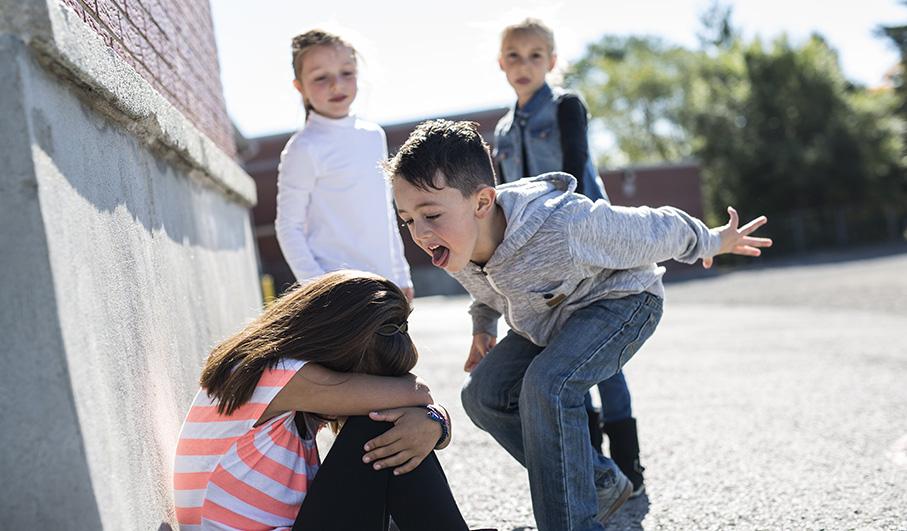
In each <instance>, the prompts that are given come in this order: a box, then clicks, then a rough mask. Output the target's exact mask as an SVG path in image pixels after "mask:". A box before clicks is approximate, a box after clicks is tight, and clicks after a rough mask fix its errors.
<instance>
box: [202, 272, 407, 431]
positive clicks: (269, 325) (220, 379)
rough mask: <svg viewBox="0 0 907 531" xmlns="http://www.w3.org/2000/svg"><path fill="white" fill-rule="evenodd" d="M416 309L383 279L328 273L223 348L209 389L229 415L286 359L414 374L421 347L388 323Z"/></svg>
mask: <svg viewBox="0 0 907 531" xmlns="http://www.w3.org/2000/svg"><path fill="white" fill-rule="evenodd" d="M410 311H411V310H410V306H409V302H407V300H406V296H404V295H403V292H401V291H400V289H399V288H398V287H397V286H396V285H394V283H393V282H391V281H389V280H387V279H385V278H383V277H380V276H378V275H373V274H371V273H363V272H361V271H350V270H343V271H336V272H333V273H328V274H326V275H323V276H321V277H318V278H316V279H314V280H312V281H310V282H308V283H306V284H304V285H302V286H297V287H296V288H294V289H293V290H291V291H290V292H288V293H287V294H285V295H283V296H282V297H280V298H279V299H276V300H275V301H274V302H273V303H272V304H271V305H270V306H269V307H268V308H267V309H266V310H265V311H264V313H263V314H261V316H259V317H258V318H257V319H255V320H254V321H252V322H251V323H250V324H249V325H248V326H246V327H245V328H244V329H243V330H242V331H240V332H239V333H237V334H235V335H234V336H232V337H230V338H228V339H226V340H225V341H223V342H222V343H221V344H219V345H218V346H217V347H215V348H214V350H213V351H212V352H211V355H210V356H209V357H208V360H207V361H206V362H205V368H204V369H203V370H202V376H201V382H200V383H201V386H202V388H203V389H205V390H206V391H207V392H208V396H210V397H211V398H213V399H215V400H216V401H217V411H218V412H219V413H221V414H224V415H229V414H231V413H232V412H233V411H234V410H236V408H238V407H239V406H241V405H243V404H245V403H246V402H248V401H249V399H251V398H252V392H253V391H255V386H256V385H257V384H258V380H259V379H260V378H261V375H262V374H263V373H264V371H265V369H268V368H273V367H274V366H275V365H276V364H277V362H278V361H279V360H280V359H281V358H293V359H299V360H307V361H311V362H315V363H318V364H320V365H323V366H324V367H327V368H328V369H331V370H335V371H339V372H363V373H369V374H376V375H382V376H400V375H402V374H406V373H407V372H409V371H410V370H412V368H413V367H414V366H415V364H416V359H417V357H418V353H417V352H416V347H415V345H413V342H412V340H411V339H410V337H409V334H408V333H406V332H404V331H400V330H397V331H394V332H392V333H390V334H387V328H388V327H387V325H400V324H402V323H404V322H406V319H407V317H408V316H409V313H410ZM382 327H384V328H382ZM390 328H391V329H392V330H393V329H394V327H393V326H391V327H390ZM379 329H381V331H382V333H381V334H379V333H378V332H379Z"/></svg>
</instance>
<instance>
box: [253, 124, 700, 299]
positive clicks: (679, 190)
mask: <svg viewBox="0 0 907 531" xmlns="http://www.w3.org/2000/svg"><path fill="white" fill-rule="evenodd" d="M506 112H507V108H497V109H489V110H484V111H477V112H471V113H464V114H458V115H450V116H438V117H427V118H425V119H426V120H428V119H431V118H446V119H449V120H471V121H474V122H477V123H478V124H479V131H480V132H481V134H482V136H483V137H485V139H486V140H488V141H491V140H492V139H493V138H494V126H495V124H496V123H497V122H498V120H499V119H500V118H501V116H503V115H504V114H505V113H506ZM422 121H423V120H417V121H412V122H404V123H396V124H387V125H384V126H383V127H384V130H385V132H386V133H387V143H388V151H389V153H391V154H393V153H394V152H395V151H396V150H397V149H398V148H399V147H400V146H401V145H402V144H403V142H404V141H406V138H407V137H408V136H409V134H410V133H411V132H412V131H413V129H415V127H416V125H418V124H419V123H421V122H422ZM291 135H292V133H281V134H277V135H272V136H266V137H259V138H255V139H251V140H250V141H249V150H248V152H249V153H248V154H247V155H246V156H245V159H246V160H245V163H244V167H245V170H246V171H247V172H248V173H249V175H251V176H252V178H253V179H255V183H256V184H257V185H258V205H256V207H255V208H254V209H253V213H252V215H253V218H254V219H253V223H254V226H255V237H256V241H257V244H258V253H259V257H260V260H261V271H262V274H268V275H271V276H272V277H273V278H274V281H275V285H276V287H277V289H278V291H281V290H283V289H284V288H285V287H286V286H288V285H290V284H292V282H293V274H292V272H291V271H290V268H289V266H288V265H287V264H286V262H285V261H284V259H283V255H282V254H281V252H280V246H279V245H278V243H277V237H276V235H275V232H274V218H275V216H276V213H277V166H278V163H279V162H280V152H281V150H283V147H284V145H285V144H286V143H287V140H289V138H290V136H291ZM602 179H603V180H604V183H605V188H606V190H607V191H608V194H609V196H610V198H611V200H612V202H613V203H614V204H617V205H627V206H640V205H649V206H661V205H667V204H670V205H673V206H677V207H679V208H682V209H684V210H686V211H687V212H689V213H690V214H693V215H694V216H698V217H701V216H702V197H701V195H702V194H701V189H700V184H699V167H698V165H696V164H695V163H690V164H677V165H663V166H640V167H634V168H625V169H621V170H609V171H604V172H602ZM403 242H404V245H405V247H406V257H407V260H409V263H410V266H411V267H412V273H413V283H414V284H415V285H416V293H417V294H421V295H431V294H441V293H452V292H453V293H455V292H458V291H459V289H458V288H459V286H458V285H456V282H455V281H452V279H450V278H449V277H447V275H446V274H444V273H443V272H440V271H439V270H437V269H435V268H434V267H432V265H431V260H430V258H429V257H428V255H426V254H425V253H424V252H422V251H421V250H419V249H418V248H417V247H416V246H415V244H413V242H412V240H411V239H410V237H409V234H408V233H406V231H403Z"/></svg>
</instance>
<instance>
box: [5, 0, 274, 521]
mask: <svg viewBox="0 0 907 531" xmlns="http://www.w3.org/2000/svg"><path fill="white" fill-rule="evenodd" d="M43 5H44V4H42V3H36V2H24V1H13V0H0V138H2V139H3V142H2V143H0V301H2V305H0V334H2V338H3V339H2V341H0V363H2V367H3V369H2V370H0V401H2V404H3V405H2V408H0V425H2V429H0V448H2V450H0V478H2V481H0V529H4V530H5V529H11V530H12V529H37V528H42V529H67V530H83V529H84V530H96V529H115V530H127V529H142V530H146V529H152V530H155V529H159V528H161V529H167V528H168V526H169V525H171V524H173V522H174V515H173V508H172V505H173V504H172V494H171V487H170V484H171V477H172V474H171V469H172V463H173V454H174V449H175V445H176V442H177V432H178V430H179V427H180V425H181V422H182V419H183V416H184V415H185V412H186V410H187V409H188V406H189V403H190V401H191V399H192V396H193V395H194V393H195V391H196V389H197V378H198V375H199V373H200V368H201V364H202V360H203V358H204V357H205V355H206V354H207V352H208V351H209V350H210V348H211V346H212V344H213V343H214V342H215V341H216V340H218V339H220V338H223V337H225V336H226V335H228V334H229V333H231V332H233V331H235V330H236V329H238V328H239V326H241V324H242V322H243V321H244V320H246V319H248V318H250V317H252V316H254V315H256V314H258V312H259V311H260V300H261V298H260V292H259V287H258V286H259V284H258V271H257V265H256V258H255V249H254V241H253V238H252V234H251V228H250V223H249V216H248V207H249V206H250V205H251V204H252V203H254V201H255V189H254V184H253V183H252V181H251V179H250V178H249V177H248V176H247V175H245V173H243V172H242V170H241V169H239V167H238V165H236V163H235V162H234V161H232V160H231V159H229V157H228V156H226V155H225V154H223V153H222V152H218V151H217V148H216V146H214V144H213V143H212V142H211V141H210V140H208V139H206V138H201V137H200V133H198V131H197V129H195V128H194V126H192V125H191V124H189V123H188V122H187V121H186V120H185V118H184V117H182V116H181V115H180V114H179V113H178V112H176V111H175V110H173V109H172V107H170V106H169V104H167V103H166V102H165V101H163V98H162V97H161V96H160V95H157V94H156V93H154V91H153V89H151V88H150V87H149V86H147V83H145V84H144V85H143V83H144V81H142V80H141V78H139V77H138V75H137V74H136V73H135V72H131V75H130V74H129V71H128V65H124V64H121V63H118V62H117V59H116V57H115V54H114V53H113V52H112V51H111V50H109V49H106V48H104V47H103V45H102V44H100V45H99V42H98V41H99V40H100V37H98V36H97V35H96V34H93V33H91V32H90V31H89V30H88V29H87V28H84V27H80V26H79V24H80V23H81V22H80V21H78V19H73V18H67V17H68V15H67V13H66V10H65V8H63V7H62V6H60V5H59V4H58V3H57V2H55V1H53V0H48V1H47V3H46V6H45V7H41V6H43ZM20 9H21V11H18V10H20ZM19 15H21V16H19ZM48 17H49V18H48ZM11 21H12V22H11ZM18 24H21V25H18ZM124 67H125V68H124ZM105 84H106V85H105ZM118 95H119V96H118ZM117 98H120V99H117ZM155 131H156V132H155Z"/></svg>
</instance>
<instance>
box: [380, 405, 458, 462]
mask: <svg viewBox="0 0 907 531" xmlns="http://www.w3.org/2000/svg"><path fill="white" fill-rule="evenodd" d="M368 416H369V418H370V419H372V420H378V421H384V422H393V423H394V427H393V428H391V429H389V430H387V431H386V432H384V433H382V434H381V435H379V436H378V437H375V438H374V439H372V440H370V441H369V442H367V443H365V451H366V452H367V453H366V454H365V455H364V456H362V461H363V462H364V463H373V464H372V466H373V467H374V468H375V470H380V469H384V468H390V467H396V468H394V475H397V476H399V475H400V474H406V473H407V472H412V471H413V470H415V468H416V467H417V466H419V463H421V462H422V460H423V459H425V457H426V456H427V455H428V454H430V453H431V451H432V450H434V449H435V445H436V444H438V438H439V437H441V426H439V425H438V423H437V422H435V421H434V420H431V419H430V418H428V416H427V415H426V409H425V408H424V407H401V408H396V409H386V410H384V411H373V412H371V413H369V414H368Z"/></svg>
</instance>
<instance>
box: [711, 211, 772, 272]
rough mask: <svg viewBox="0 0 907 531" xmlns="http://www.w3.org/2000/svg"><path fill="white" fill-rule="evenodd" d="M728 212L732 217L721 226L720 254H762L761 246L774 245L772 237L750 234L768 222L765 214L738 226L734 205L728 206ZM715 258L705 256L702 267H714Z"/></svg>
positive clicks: (738, 219) (738, 220)
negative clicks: (756, 236)
mask: <svg viewBox="0 0 907 531" xmlns="http://www.w3.org/2000/svg"><path fill="white" fill-rule="evenodd" d="M727 213H728V215H729V216H730V218H731V219H730V220H729V221H728V222H727V225H724V226H723V227H719V234H720V235H721V249H719V250H718V254H726V253H731V254H742V255H744V256H759V255H760V254H762V251H760V250H759V248H760V247H771V246H772V240H771V239H770V238H754V237H752V236H750V234H751V233H752V232H753V231H755V230H756V229H758V228H759V227H761V226H763V225H765V224H766V223H767V222H768V219H766V217H765V216H759V217H758V218H756V219H754V220H753V221H750V222H749V223H747V224H746V225H744V226H742V227H739V228H738V227H737V225H738V224H739V223H740V218H739V216H738V215H737V211H736V210H734V207H727ZM713 260H714V258H713V257H708V258H703V259H702V267H704V268H706V269H708V268H710V267H712V262H713Z"/></svg>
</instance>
